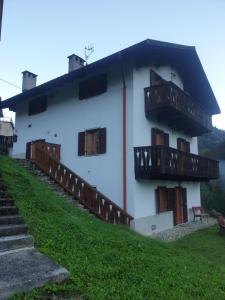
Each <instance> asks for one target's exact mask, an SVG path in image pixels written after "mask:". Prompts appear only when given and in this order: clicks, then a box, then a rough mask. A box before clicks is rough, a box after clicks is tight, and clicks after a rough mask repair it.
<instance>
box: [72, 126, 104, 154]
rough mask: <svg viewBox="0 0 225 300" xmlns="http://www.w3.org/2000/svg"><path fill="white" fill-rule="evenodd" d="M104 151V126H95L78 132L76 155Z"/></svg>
mask: <svg viewBox="0 0 225 300" xmlns="http://www.w3.org/2000/svg"><path fill="white" fill-rule="evenodd" d="M105 152H106V128H97V129H91V130H86V131H83V132H79V133H78V155H79V156H84V155H86V156H90V155H96V154H103V153H105Z"/></svg>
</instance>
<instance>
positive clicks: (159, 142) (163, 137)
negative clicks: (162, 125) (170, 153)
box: [152, 128, 169, 146]
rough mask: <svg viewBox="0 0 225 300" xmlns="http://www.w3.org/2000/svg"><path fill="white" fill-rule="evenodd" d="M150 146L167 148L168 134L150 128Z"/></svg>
mask: <svg viewBox="0 0 225 300" xmlns="http://www.w3.org/2000/svg"><path fill="white" fill-rule="evenodd" d="M152 146H169V134H168V133H165V132H163V131H162V130H160V129H158V128H152Z"/></svg>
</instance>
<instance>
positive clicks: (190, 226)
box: [153, 218, 217, 242]
mask: <svg viewBox="0 0 225 300" xmlns="http://www.w3.org/2000/svg"><path fill="white" fill-rule="evenodd" d="M214 224H217V220H216V219H215V218H209V219H208V222H207V221H206V220H204V221H203V222H201V221H195V222H189V223H185V224H179V225H177V226H175V227H173V228H171V229H167V230H164V231H161V232H158V233H154V234H153V237H155V238H157V239H160V240H162V241H165V242H173V241H175V240H178V239H180V238H182V237H184V236H185V235H188V234H190V233H192V232H194V231H197V230H200V229H204V228H207V227H210V226H213V225H214Z"/></svg>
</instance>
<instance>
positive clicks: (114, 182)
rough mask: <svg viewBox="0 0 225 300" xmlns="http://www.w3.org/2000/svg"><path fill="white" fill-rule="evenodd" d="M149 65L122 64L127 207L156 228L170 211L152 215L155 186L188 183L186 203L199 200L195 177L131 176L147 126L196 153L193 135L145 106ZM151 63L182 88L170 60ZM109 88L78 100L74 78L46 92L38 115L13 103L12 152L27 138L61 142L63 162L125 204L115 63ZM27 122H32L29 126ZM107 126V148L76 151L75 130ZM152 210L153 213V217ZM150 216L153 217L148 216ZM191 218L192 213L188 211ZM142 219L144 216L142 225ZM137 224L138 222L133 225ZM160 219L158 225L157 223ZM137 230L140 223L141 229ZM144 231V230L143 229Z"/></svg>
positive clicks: (148, 137) (148, 139)
mask: <svg viewBox="0 0 225 300" xmlns="http://www.w3.org/2000/svg"><path fill="white" fill-rule="evenodd" d="M150 69H151V68H150V67H148V68H147V67H145V68H140V69H129V68H127V69H126V72H125V79H126V87H127V140H126V141H127V208H128V212H129V213H130V214H131V215H132V216H134V217H135V219H136V220H139V221H137V222H136V226H139V229H140V228H145V229H144V230H145V231H146V228H147V227H148V226H150V225H149V224H151V225H154V224H153V223H154V222H156V223H157V224H158V225H157V230H160V229H165V228H166V227H170V226H171V224H172V222H173V221H172V214H171V213H168V214H166V219H164V220H165V222H163V223H162V222H161V221H160V220H161V218H162V215H161V214H160V216H159V215H156V201H155V189H156V188H157V186H159V185H163V186H167V187H175V186H178V185H182V186H183V187H185V188H187V202H188V208H189V211H190V208H191V207H192V206H193V205H199V204H200V187H199V183H193V182H182V183H180V182H176V181H157V180H151V181H150V180H149V181H145V180H140V181H137V180H135V176H134V153H133V147H135V146H147V145H151V128H152V127H157V128H159V129H162V130H164V131H165V132H167V133H169V143H170V147H173V148H176V147H177V138H178V137H181V138H185V139H186V140H188V141H189V142H190V149H191V152H192V153H196V154H197V153H198V150H197V138H191V137H190V136H187V135H184V134H183V133H182V132H174V131H172V130H171V129H170V128H169V127H168V126H167V125H166V123H160V124H159V123H157V122H156V121H155V120H151V121H149V120H148V119H146V117H145V111H144V88H145V87H147V86H149V84H150ZM153 69H154V70H155V71H156V72H157V73H159V75H161V76H162V77H163V78H164V79H166V80H171V72H173V73H174V74H175V75H176V76H175V77H174V76H173V81H174V82H175V83H176V84H177V85H178V86H179V87H180V88H183V84H182V80H181V78H180V77H179V74H178V73H177V72H176V70H173V69H172V68H170V67H169V66H166V67H160V68H158V69H156V68H154V67H153ZM108 75H109V76H108V91H107V93H104V94H102V95H99V96H96V97H92V98H90V99H86V100H82V101H80V100H78V88H77V85H78V84H77V82H74V83H72V84H70V85H67V86H65V87H64V88H63V89H59V90H57V91H55V92H54V93H52V95H51V96H48V103H49V104H48V109H47V111H46V112H43V113H41V114H38V115H34V116H28V114H27V110H28V103H25V104H23V105H21V106H19V107H17V117H16V131H17V132H16V134H17V135H18V141H17V143H15V144H14V150H13V154H14V155H17V156H18V155H19V156H23V157H24V155H25V148H26V143H27V142H29V141H32V140H35V139H40V138H42V139H46V141H47V142H52V143H58V144H61V145H62V154H61V158H62V162H63V163H64V164H65V165H67V166H69V167H70V168H71V169H72V170H74V171H75V172H76V173H77V174H78V175H80V176H82V177H83V178H84V179H86V180H87V181H88V182H89V183H91V184H93V185H94V186H97V188H98V189H99V190H101V191H102V192H103V193H105V194H106V195H107V196H108V197H110V198H111V199H112V200H113V201H114V202H115V203H117V204H118V205H119V206H120V207H123V178H122V174H123V173H122V171H123V170H122V165H123V164H122V159H123V156H122V138H123V136H122V111H123V110H122V96H123V90H122V78H121V74H120V67H119V66H114V67H113V68H112V69H111V70H109V71H108ZM29 125H31V127H29ZM98 127H106V128H107V152H106V154H103V155H96V156H88V157H85V156H81V157H80V156H78V153H77V150H78V132H80V131H84V130H87V129H92V128H98ZM153 216H154V217H153ZM149 217H151V218H149ZM189 219H190V216H189ZM145 221H146V222H147V223H146V224H148V225H146V226H147V227H146V226H145V224H144V223H145ZM137 224H139V225H137ZM160 224H161V225H160ZM140 230H141V229H140ZM145 234H146V232H145Z"/></svg>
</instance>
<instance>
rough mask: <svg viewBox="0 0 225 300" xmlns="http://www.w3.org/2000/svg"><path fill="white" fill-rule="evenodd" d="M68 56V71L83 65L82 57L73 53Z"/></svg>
mask: <svg viewBox="0 0 225 300" xmlns="http://www.w3.org/2000/svg"><path fill="white" fill-rule="evenodd" d="M68 58H69V68H68V73H70V72H72V71H75V70H77V69H80V68H82V67H83V66H84V63H85V60H83V58H81V57H79V56H77V55H75V54H72V55H70V56H68Z"/></svg>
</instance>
